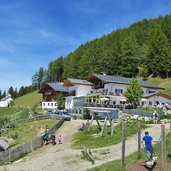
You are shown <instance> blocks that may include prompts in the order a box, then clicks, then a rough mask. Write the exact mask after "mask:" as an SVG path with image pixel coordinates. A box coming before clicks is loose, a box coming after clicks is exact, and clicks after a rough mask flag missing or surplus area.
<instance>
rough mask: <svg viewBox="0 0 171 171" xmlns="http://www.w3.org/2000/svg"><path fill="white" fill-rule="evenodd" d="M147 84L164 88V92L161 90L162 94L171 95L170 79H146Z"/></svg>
mask: <svg viewBox="0 0 171 171" xmlns="http://www.w3.org/2000/svg"><path fill="white" fill-rule="evenodd" d="M147 81H148V82H151V83H154V84H157V85H158V86H160V87H163V88H165V90H162V92H164V93H166V94H169V95H171V78H168V79H162V78H159V77H157V78H148V80H147Z"/></svg>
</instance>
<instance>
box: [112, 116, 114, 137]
mask: <svg viewBox="0 0 171 171" xmlns="http://www.w3.org/2000/svg"><path fill="white" fill-rule="evenodd" d="M113 132H114V119H112V126H111V136H113Z"/></svg>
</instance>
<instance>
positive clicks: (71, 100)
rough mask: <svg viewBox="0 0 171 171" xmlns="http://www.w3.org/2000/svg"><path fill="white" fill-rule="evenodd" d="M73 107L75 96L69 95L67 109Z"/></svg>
mask: <svg viewBox="0 0 171 171" xmlns="http://www.w3.org/2000/svg"><path fill="white" fill-rule="evenodd" d="M72 108H73V96H68V97H66V98H65V109H72Z"/></svg>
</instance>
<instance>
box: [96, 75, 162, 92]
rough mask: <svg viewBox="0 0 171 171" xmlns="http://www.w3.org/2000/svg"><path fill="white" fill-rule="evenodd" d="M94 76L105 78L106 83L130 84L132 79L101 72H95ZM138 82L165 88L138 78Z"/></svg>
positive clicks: (150, 86) (142, 84)
mask: <svg viewBox="0 0 171 171" xmlns="http://www.w3.org/2000/svg"><path fill="white" fill-rule="evenodd" d="M93 76H95V77H97V78H98V79H100V80H103V81H104V82H106V83H120V84H130V81H131V78H126V77H120V76H110V75H100V74H93ZM138 83H139V84H140V85H141V86H143V87H148V88H156V89H163V88H161V87H159V86H157V85H155V84H152V83H149V82H147V81H143V80H138Z"/></svg>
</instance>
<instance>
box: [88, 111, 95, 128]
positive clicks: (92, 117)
mask: <svg viewBox="0 0 171 171" xmlns="http://www.w3.org/2000/svg"><path fill="white" fill-rule="evenodd" d="M93 119H94V113H92V116H91V122H90V125H89V127H88V131H90V128H91V126H92V124H93Z"/></svg>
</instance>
